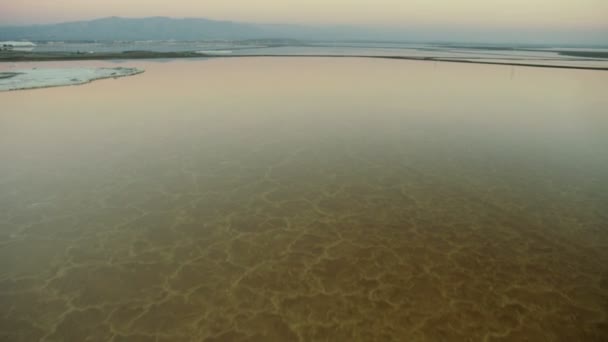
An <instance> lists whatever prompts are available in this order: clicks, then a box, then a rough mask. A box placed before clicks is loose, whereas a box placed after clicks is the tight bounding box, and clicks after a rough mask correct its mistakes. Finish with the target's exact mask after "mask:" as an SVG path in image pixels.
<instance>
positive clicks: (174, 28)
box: [0, 17, 608, 46]
mask: <svg viewBox="0 0 608 342" xmlns="http://www.w3.org/2000/svg"><path fill="white" fill-rule="evenodd" d="M607 34H608V32H605V31H604V30H589V31H584V30H583V31H581V30H570V29H563V30H553V29H542V28H541V29H535V30H532V31H530V30H526V29H524V28H522V29H494V30H491V29H483V30H481V29H472V28H468V29H467V28H463V27H461V28H458V27H452V28H449V27H435V28H432V27H426V28H424V27H416V26H415V25H414V26H411V25H410V26H407V23H404V26H401V27H399V28H397V27H396V28H388V27H383V28H380V27H377V28H372V27H357V26H303V25H281V24H252V23H241V22H233V21H221V20H210V19H204V18H184V19H177V18H167V17H150V18H120V17H110V18H102V19H95V20H89V21H75V22H68V23H59V24H45V25H25V26H0V41H3V40H31V41H117V40H118V41H120V40H122V41H133V40H182V41H183V40H186V41H200V40H247V39H256V40H257V39H288V40H289V39H295V40H317V41H320V40H325V41H327V40H342V41H345V40H359V41H399V42H416V41H417V42H429V41H433V42H467V43H472V42H478V43H484V42H485V43H491V44H496V43H503V44H511V43H534V44H536V43H538V44H552V43H559V44H564V43H566V44H573V45H577V46H578V45H598V44H599V45H601V46H606V45H608V41H607V40H606V37H608V36H607Z"/></svg>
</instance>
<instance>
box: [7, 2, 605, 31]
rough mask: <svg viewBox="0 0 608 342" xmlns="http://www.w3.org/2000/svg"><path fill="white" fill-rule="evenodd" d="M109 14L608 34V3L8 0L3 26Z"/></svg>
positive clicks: (88, 17) (90, 17)
mask: <svg viewBox="0 0 608 342" xmlns="http://www.w3.org/2000/svg"><path fill="white" fill-rule="evenodd" d="M106 16H126V17H143V16H171V17H206V18H211V19H226V20H235V21H248V22H260V23H261V22H264V23H300V24H348V25H362V26H389V27H396V28H399V27H404V28H411V27H417V28H421V29H424V28H429V29H434V30H436V29H448V30H449V29H461V30H490V31H501V30H502V31H505V30H506V31H508V30H516V31H517V32H526V31H527V30H530V31H534V30H537V31H538V30H541V31H544V32H546V31H551V30H555V31H556V32H562V33H567V32H569V31H577V32H583V33H581V34H585V33H584V32H595V34H598V32H601V33H604V32H606V33H608V0H0V25H2V24H5V25H6V24H26V23H49V22H59V21H68V20H81V19H92V18H99V17H106Z"/></svg>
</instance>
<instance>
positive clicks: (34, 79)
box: [0, 67, 143, 91]
mask: <svg viewBox="0 0 608 342" xmlns="http://www.w3.org/2000/svg"><path fill="white" fill-rule="evenodd" d="M142 72H143V70H142V69H137V68H124V67H117V68H89V67H78V68H44V69H38V68H31V69H21V70H11V71H10V72H0V91H10V90H21V89H35V88H48V87H58V86H68V85H79V84H85V83H89V82H92V81H95V80H100V79H104V78H117V77H125V76H132V75H136V74H139V73H142Z"/></svg>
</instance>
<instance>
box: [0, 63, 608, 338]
mask: <svg viewBox="0 0 608 342" xmlns="http://www.w3.org/2000/svg"><path fill="white" fill-rule="evenodd" d="M79 63H80V64H83V65H84V64H86V65H90V64H91V63H90V62H88V63H86V62H79ZM100 64H103V65H106V64H107V63H100ZM129 64H132V65H133V66H142V67H144V68H146V69H147V72H146V73H145V74H143V75H139V76H136V77H131V78H126V79H120V80H106V81H99V82H95V83H93V84H90V85H86V86H81V87H67V88H52V89H42V90H34V91H23V92H13V93H3V94H0V103H2V107H3V111H2V114H0V159H1V160H2V168H1V169H0V304H1V305H0V336H1V337H2V338H5V339H8V340H11V341H33V340H39V339H43V340H48V341H57V340H66V341H81V340H85V339H86V336H89V337H90V339H91V340H99V341H139V340H142V341H148V340H150V341H180V340H183V341H190V340H209V341H219V340H225V341H238V340H260V341H272V340H276V341H292V340H298V339H300V340H307V341H308V340H314V341H317V340H328V341H340V340H383V341H385V340H386V341H388V340H396V341H403V340H421V341H425V340H426V341H441V340H466V339H471V340H483V339H486V340H488V341H494V340H496V341H500V340H513V341H522V340H526V339H528V340H534V341H541V340H559V341H561V340H563V341H577V340H581V341H583V340H584V341H594V340H597V341H600V340H602V338H604V337H605V336H607V334H608V323H607V321H606V317H607V314H608V309H607V307H608V267H607V266H606V265H608V249H607V248H606V247H608V231H607V230H606V222H608V217H607V216H606V213H605V212H606V208H608V197H607V196H606V193H608V176H607V175H608V155H607V154H606V153H605V150H606V148H607V147H608V137H607V136H606V134H605V132H606V130H607V129H608V125H607V123H608V118H607V117H606V116H605V108H608V103H607V102H608V100H607V99H606V98H605V96H604V92H605V89H606V88H607V85H608V79H607V78H606V76H605V73H601V72H591V71H573V70H550V69H533V68H517V71H516V76H515V77H511V67H496V66H483V65H465V64H450V63H438V64H436V65H435V66H434V65H433V63H425V62H405V61H387V60H363V59H344V60H341V59H320V58H311V59H306V58H294V59H281V58H264V59H242V60H241V59H230V60H207V61H197V62H192V61H190V62H181V61H175V62H171V63H166V64H158V63H147V62H132V63H129ZM37 65H39V66H48V65H65V64H63V63H46V64H37ZM70 65H73V64H70Z"/></svg>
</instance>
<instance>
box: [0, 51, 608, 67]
mask: <svg viewBox="0 0 608 342" xmlns="http://www.w3.org/2000/svg"><path fill="white" fill-rule="evenodd" d="M252 57H258V58H259V57H299V58H304V57H308V58H376V59H395V60H413V61H430V62H448V63H468V64H486V65H505V66H521V67H533V68H551V69H575V70H596V71H608V67H585V66H571V65H549V64H541V63H530V62H526V63H515V62H492V61H487V60H486V61H476V60H474V59H458V58H449V57H448V58H446V57H424V56H421V57H418V56H390V55H388V56H387V55H384V56H383V55H331V54H312V55H305V54H282V55H281V54H257V55H238V54H237V55H217V54H204V53H197V52H191V51H187V52H154V51H126V52H107V53H106V52H100V53H77V52H15V51H11V52H8V53H6V52H5V53H0V63H3V62H12V63H14V62H52V61H55V62H57V61H94V60H137V59H196V58H206V59H208V58H252ZM598 60H600V61H603V60H604V59H597V60H594V61H598ZM570 61H571V60H570ZM606 61H608V60H606Z"/></svg>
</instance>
